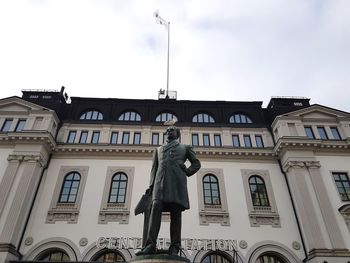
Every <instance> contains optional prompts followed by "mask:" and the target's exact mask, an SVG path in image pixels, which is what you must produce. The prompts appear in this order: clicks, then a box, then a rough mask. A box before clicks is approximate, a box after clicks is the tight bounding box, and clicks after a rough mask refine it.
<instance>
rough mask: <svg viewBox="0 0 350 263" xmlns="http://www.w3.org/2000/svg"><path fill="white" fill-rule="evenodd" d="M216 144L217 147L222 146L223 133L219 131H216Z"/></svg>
mask: <svg viewBox="0 0 350 263" xmlns="http://www.w3.org/2000/svg"><path fill="white" fill-rule="evenodd" d="M217 139H218V140H217ZM214 146H215V147H221V146H222V141H221V134H219V133H215V134H214Z"/></svg>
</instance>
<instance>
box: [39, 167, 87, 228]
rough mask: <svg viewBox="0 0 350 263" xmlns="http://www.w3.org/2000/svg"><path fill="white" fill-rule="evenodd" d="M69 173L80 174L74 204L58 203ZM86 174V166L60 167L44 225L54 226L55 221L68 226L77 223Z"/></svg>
mask: <svg viewBox="0 0 350 263" xmlns="http://www.w3.org/2000/svg"><path fill="white" fill-rule="evenodd" d="M71 172H77V173H79V174H80V185H79V191H78V193H77V197H76V200H75V202H74V203H60V202H58V200H59V196H60V193H61V188H62V185H63V182H64V179H65V176H66V175H67V174H69V173H71ZM88 172H89V167H88V166H62V167H61V168H60V170H59V172H58V176H57V180H56V184H55V188H54V189H53V195H52V199H51V203H50V208H49V210H48V212H47V216H46V223H48V224H54V223H55V222H56V221H66V222H67V223H69V224H76V223H77V222H78V216H79V212H80V207H81V202H82V199H83V194H84V189H85V185H86V178H87V175H88Z"/></svg>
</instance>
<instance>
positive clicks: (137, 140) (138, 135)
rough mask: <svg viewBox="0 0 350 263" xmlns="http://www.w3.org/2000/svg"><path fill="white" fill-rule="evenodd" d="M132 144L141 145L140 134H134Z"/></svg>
mask: <svg viewBox="0 0 350 263" xmlns="http://www.w3.org/2000/svg"><path fill="white" fill-rule="evenodd" d="M133 144H141V132H134V138H133Z"/></svg>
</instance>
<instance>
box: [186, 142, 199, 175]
mask: <svg viewBox="0 0 350 263" xmlns="http://www.w3.org/2000/svg"><path fill="white" fill-rule="evenodd" d="M186 157H187V159H188V160H189V161H190V163H191V165H190V166H189V167H188V168H186V170H185V171H186V174H187V176H191V175H193V174H195V173H196V172H197V171H198V170H199V169H200V168H201V162H200V161H199V160H198V159H197V156H196V153H195V152H194V150H193V148H192V146H190V145H186Z"/></svg>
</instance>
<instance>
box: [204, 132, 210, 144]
mask: <svg viewBox="0 0 350 263" xmlns="http://www.w3.org/2000/svg"><path fill="white" fill-rule="evenodd" d="M203 145H204V146H210V138H209V134H203Z"/></svg>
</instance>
